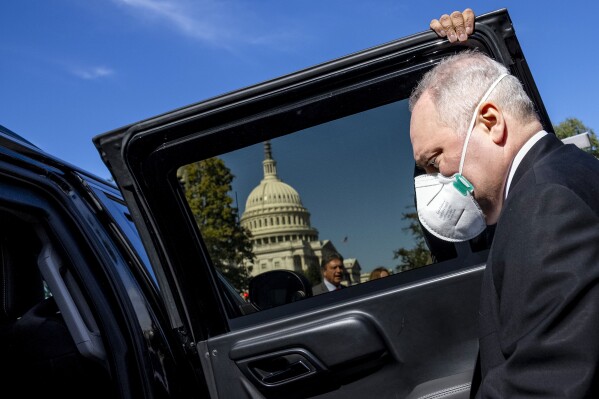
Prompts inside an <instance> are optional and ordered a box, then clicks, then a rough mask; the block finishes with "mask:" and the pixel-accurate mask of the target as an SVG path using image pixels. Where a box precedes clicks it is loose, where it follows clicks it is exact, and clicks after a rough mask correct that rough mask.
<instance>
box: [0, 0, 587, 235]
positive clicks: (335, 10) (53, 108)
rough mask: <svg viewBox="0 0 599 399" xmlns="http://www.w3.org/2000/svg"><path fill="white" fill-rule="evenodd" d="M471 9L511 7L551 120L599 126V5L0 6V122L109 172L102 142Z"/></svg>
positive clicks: (74, 0)
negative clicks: (97, 141) (121, 130)
mask: <svg viewBox="0 0 599 399" xmlns="http://www.w3.org/2000/svg"><path fill="white" fill-rule="evenodd" d="M467 6H470V7H472V8H473V9H474V11H475V12H476V13H477V14H482V13H484V12H488V11H492V10H495V9H498V8H504V7H505V8H507V9H508V10H509V12H510V15H511V17H512V21H513V23H514V26H515V29H516V33H517V35H518V38H519V40H520V44H521V46H522V48H523V50H524V54H525V56H526V58H527V60H528V63H529V66H530V69H531V70H532V73H533V76H534V78H535V81H536V83H537V86H538V88H539V91H540V93H541V96H542V97H543V99H544V102H545V106H546V107H547V110H548V112H549V115H550V117H551V119H552V121H553V123H558V122H560V121H562V120H563V119H565V118H566V117H570V116H574V117H578V118H579V119H581V120H582V121H583V122H584V123H585V124H586V125H587V126H590V127H591V128H594V129H595V130H596V131H597V130H599V114H598V112H597V100H596V93H599V77H598V74H597V64H598V62H597V61H598V60H597V58H598V57H599V55H598V52H597V44H596V40H597V39H596V36H597V29H596V26H597V24H596V18H597V15H598V14H599V5H597V3H596V2H590V1H578V0H573V1H569V2H568V3H567V7H566V6H565V5H564V3H563V2H558V1H543V2H540V1H525V0H518V1H515V0H513V1H512V0H509V1H474V0H472V1H442V2H441V1H438V0H434V1H433V0H418V1H417V0H412V1H401V0H381V1H377V0H372V1H352V0H319V1H314V0H303V1H294V2H291V1H281V0H246V1H241V0H239V1H238V0H227V1H216V0H170V1H167V0H53V1H45V0H19V1H3V2H2V3H1V5H0V15H2V24H0V38H1V39H0V54H1V57H2V61H1V62H0V124H2V125H4V126H6V127H7V128H9V129H11V130H13V131H15V132H16V133H19V134H21V135H23V136H24V137H26V138H27V139H29V140H30V141H32V142H33V143H34V144H36V145H38V146H40V147H41V148H43V149H44V150H46V151H47V152H49V153H52V154H54V155H56V156H58V157H60V158H62V159H64V160H66V161H68V162H70V163H73V164H76V165H78V166H81V167H83V168H84V169H87V170H89V171H91V172H92V173H95V174H97V175H99V176H101V177H109V172H108V171H107V169H106V168H105V167H104V165H103V164H102V161H101V159H100V157H99V155H98V154H97V152H96V150H95V147H94V146H93V144H92V142H91V139H92V137H93V136H95V135H97V134H100V133H104V132H106V131H109V130H112V129H114V128H117V127H120V126H123V125H126V124H129V123H132V122H136V121H139V120H142V119H145V118H148V117H151V116H153V115H156V114H160V113H164V112H167V111H170V110H173V109H175V108H179V107H182V106H185V105H189V104H192V103H195V102H198V101H201V100H204V99H207V98H210V97H213V96H216V95H219V94H222V93H225V92H228V91H232V90H235V89H238V88H241V87H244V86H248V85H251V84H255V83H259V82H262V81H265V80H268V79H271V78H274V77H277V76H280V75H283V74H287V73H291V72H294V71H296V70H298V69H302V68H305V67H309V66H311V65H314V64H317V63H321V62H325V61H327V60H329V59H332V58H337V57H340V56H343V55H347V54H350V53H353V52H355V51H359V50H362V49H364V48H367V47H372V46H374V45H377V44H381V43H384V42H388V41H390V40H393V39H396V38H400V37H403V36H406V35H409V34H412V33H415V32H418V31H422V30H426V29H428V23H429V21H430V20H431V18H434V17H438V16H440V15H441V14H442V13H444V12H451V11H453V10H455V9H459V10H462V9H464V8H465V7H467ZM593 43H595V44H593ZM274 151H275V154H276V149H275V150H274ZM311 211H312V212H313V213H314V212H315V210H314V209H311ZM317 227H318V226H317ZM324 238H326V237H324Z"/></svg>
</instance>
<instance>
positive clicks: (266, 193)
mask: <svg viewBox="0 0 599 399" xmlns="http://www.w3.org/2000/svg"><path fill="white" fill-rule="evenodd" d="M262 166H263V170H264V178H263V179H262V181H261V182H260V184H259V185H258V186H257V187H256V188H254V189H253V190H252V192H251V193H250V195H249V196H248V198H247V201H246V203H245V211H244V212H243V215H242V216H241V225H242V226H243V227H245V228H247V229H248V230H249V231H250V232H251V234H252V242H253V244H254V245H265V244H272V243H279V242H289V241H295V240H302V241H316V240H318V232H317V230H316V229H314V228H312V227H311V225H310V213H309V212H308V210H307V209H306V208H304V206H303V205H302V200H301V198H300V196H299V194H298V192H297V191H296V190H295V189H294V188H293V187H291V186H290V185H289V184H287V183H285V182H283V181H282V180H281V179H280V178H279V176H278V175H277V163H276V161H275V160H274V159H273V157H272V151H271V146H270V142H268V141H267V142H265V143H264V161H262Z"/></svg>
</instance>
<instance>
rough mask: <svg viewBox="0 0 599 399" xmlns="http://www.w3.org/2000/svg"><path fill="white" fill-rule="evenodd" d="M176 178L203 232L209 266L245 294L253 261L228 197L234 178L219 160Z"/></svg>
mask: <svg viewBox="0 0 599 399" xmlns="http://www.w3.org/2000/svg"><path fill="white" fill-rule="evenodd" d="M177 174H178V176H179V179H180V182H181V185H182V186H183V189H184V191H185V199H186V200H187V202H188V203H189V206H190V208H191V212H192V213H193V216H194V218H195V220H196V222H197V224H198V226H199V228H200V231H201V232H202V238H203V239H204V243H205V245H206V247H207V249H208V252H209V254H210V257H211V259H212V263H213V264H214V265H215V266H216V267H218V268H219V269H220V270H221V271H222V273H223V275H224V276H225V277H226V278H227V279H228V280H229V281H230V282H231V284H233V286H235V288H237V289H238V290H240V291H242V290H246V289H247V285H248V282H249V279H250V273H251V266H247V265H246V263H247V262H248V261H251V260H253V259H254V254H253V252H252V244H251V242H250V233H249V231H247V230H246V229H244V228H243V227H242V226H241V225H240V224H239V214H238V209H237V208H236V207H234V206H233V199H232V198H231V197H230V196H229V194H228V193H229V192H230V191H231V183H232V182H233V178H234V176H233V174H232V173H231V171H230V170H229V168H227V166H226V165H225V163H224V162H223V160H222V159H220V158H216V157H215V158H210V159H206V160H203V161H199V162H195V163H192V164H189V165H186V166H184V167H182V168H180V169H179V171H178V173H177Z"/></svg>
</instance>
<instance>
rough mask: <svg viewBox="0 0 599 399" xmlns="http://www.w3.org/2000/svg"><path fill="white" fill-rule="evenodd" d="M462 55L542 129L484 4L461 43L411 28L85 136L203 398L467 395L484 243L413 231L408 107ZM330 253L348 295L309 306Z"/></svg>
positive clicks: (508, 43)
mask: <svg viewBox="0 0 599 399" xmlns="http://www.w3.org/2000/svg"><path fill="white" fill-rule="evenodd" d="M464 50H477V51H482V52H484V53H487V54H489V55H490V56H492V57H493V58H495V59H496V60H498V61H500V62H502V63H504V64H505V65H506V66H508V68H510V70H511V71H512V73H513V74H514V75H516V76H518V77H519V78H520V79H521V81H522V82H523V84H524V86H525V88H526V90H527V91H528V93H529V94H530V96H531V97H532V98H533V100H534V101H535V104H536V106H537V109H538V111H539V114H540V116H541V119H542V122H543V124H544V127H545V128H546V129H547V130H551V123H550V121H549V119H548V117H547V115H546V112H545V109H544V107H543V104H542V102H541V100H540V97H539V95H538V92H537V90H536V86H535V84H534V81H533V79H532V76H531V74H530V71H529V69H528V67H527V64H526V61H525V59H524V56H523V54H522V50H521V48H520V46H519V44H518V41H517V38H516V36H515V32H514V28H513V26H512V24H511V21H510V18H509V15H508V13H507V11H506V10H500V11H496V12H493V13H490V14H486V15H483V16H480V17H478V18H477V21H476V31H475V33H474V34H473V35H472V37H471V39H470V40H469V41H468V42H466V43H456V44H450V43H448V41H447V40H444V39H439V38H437V37H436V36H435V35H434V34H433V33H432V32H424V33H419V34H416V35H413V36H410V37H407V38H404V39H400V40H397V41H394V42H391V43H387V44H384V45H381V46H378V47H374V48H371V49H368V50H365V51H362V52H359V53H356V54H352V55H349V56H347V57H344V58H341V59H337V60H334V61H331V62H327V63H325V64H322V65H318V66H315V67H313V68H309V69H306V70H303V71H300V72H297V73H294V74H290V75H287V76H283V77H281V78H278V79H274V80H272V81H269V82H266V83H262V84H259V85H256V86H253V87H249V88H246V89H243V90H239V91H236V92H232V93H229V94H226V95H223V96H220V97H216V98H213V99H209V100H207V101H203V102H200V103H198V104H195V105H191V106H188V107H185V108H182V109H179V110H175V111H173V112H169V113H166V114H164V115H160V116H157V117H155V118H152V119H149V120H145V121H142V122H139V123H136V124H132V125H130V126H127V127H124V128H122V129H118V130H115V131H112V132H109V133H106V134H103V135H100V136H98V137H96V138H95V139H94V142H95V144H96V146H97V147H98V150H99V151H100V153H101V155H102V157H103V159H104V161H105V163H106V164H107V165H108V167H109V168H110V169H111V171H112V173H113V175H114V177H115V179H116V181H117V183H118V185H119V186H120V188H121V190H122V192H123V193H124V196H125V198H126V201H127V203H128V205H129V206H130V208H131V210H132V214H133V216H134V220H135V222H136V224H137V226H138V228H139V230H140V234H141V235H142V238H143V240H144V243H145V245H146V248H147V250H148V254H149V257H150V261H151V262H152V264H153V266H154V269H155V270H156V278H157V280H158V282H159V284H160V286H161V293H162V295H163V296H164V300H165V303H166V304H167V306H168V309H169V311H170V316H171V326H172V328H173V330H174V331H176V332H177V333H178V334H179V336H180V338H181V342H182V345H184V347H185V348H187V351H188V354H189V356H190V359H191V361H192V362H191V363H192V364H195V366H196V371H197V374H198V376H199V377H200V378H204V379H205V380H206V381H207V384H208V386H209V387H210V390H211V396H212V397H213V398H216V397H219V398H293V397H322V398H344V399H348V398H365V397H378V398H397V397H410V398H416V397H430V396H427V395H430V394H433V393H436V394H438V396H435V397H467V395H468V390H469V382H470V378H471V375H472V370H473V367H474V364H475V360H476V355H477V348H478V347H477V317H476V316H477V308H478V297H479V292H480V289H479V286H480V280H481V274H482V271H483V269H484V266H485V259H486V256H487V252H488V247H489V237H491V235H492V234H483V235H481V236H479V237H478V238H476V239H474V240H471V241H470V242H466V243H460V244H449V243H444V242H440V241H435V240H434V239H433V238H431V237H427V236H425V235H423V232H422V231H421V230H420V229H419V225H418V223H417V219H416V218H415V217H414V209H413V201H414V200H413V197H414V191H413V177H414V175H415V174H416V173H420V172H419V171H418V170H417V169H416V168H415V165H414V161H413V159H412V149H411V146H410V142H409V118H410V113H409V110H408V106H407V98H408V97H409V95H410V92H411V90H412V88H413V87H414V85H415V84H416V82H417V81H418V79H419V78H420V77H421V76H422V74H423V73H424V72H425V71H427V70H428V69H430V68H431V67H432V66H433V65H435V64H436V63H437V62H438V61H439V60H440V59H441V58H442V57H444V56H446V55H448V54H452V53H455V52H459V51H464ZM244 204H245V206H244ZM332 252H338V253H340V254H341V255H343V257H344V265H345V270H344V284H345V286H346V288H344V289H341V290H338V291H334V292H329V293H326V294H322V295H313V294H312V290H311V289H310V286H311V285H313V284H314V285H316V284H317V283H318V281H319V279H321V278H322V275H321V274H320V268H319V261H321V260H322V258H323V257H324V256H325V255H326V254H328V253H332ZM375 266H383V267H384V268H385V269H387V270H388V271H389V272H391V276H389V277H385V278H380V279H376V280H372V281H367V280H368V275H367V274H368V273H366V271H368V270H370V269H373V268H375ZM277 270H279V271H280V270H285V272H277ZM223 276H224V277H225V278H223ZM259 276H262V277H259ZM264 276H278V278H279V280H277V278H272V279H269V278H268V277H264ZM290 279H297V281H296V282H295V283H294V284H297V286H298V287H300V288H298V289H296V288H294V289H293V290H292V292H291V294H292V295H290V292H289V290H288V289H287V290H286V288H285V287H287V288H288V287H289V284H290V283H289V280H290ZM282 280H285V281H284V282H281V281H282ZM252 281H253V282H254V283H252ZM257 281H261V282H262V285H261V287H257V286H258V285H260V284H257V283H256V282H257ZM277 281H278V282H277ZM294 281H295V280H294ZM248 282H249V287H253V290H254V291H253V292H250V293H249V295H250V297H249V299H246V296H247V295H248V293H247V291H246V290H247V289H248ZM252 284H253V285H252ZM315 292H316V288H315V289H314V293H315ZM259 298H262V299H259ZM264 298H270V299H268V300H264ZM443 395H445V396H443ZM451 395H454V396H451Z"/></svg>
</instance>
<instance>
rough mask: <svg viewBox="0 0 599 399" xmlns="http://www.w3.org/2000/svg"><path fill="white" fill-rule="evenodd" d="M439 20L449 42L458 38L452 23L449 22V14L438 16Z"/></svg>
mask: <svg viewBox="0 0 599 399" xmlns="http://www.w3.org/2000/svg"><path fill="white" fill-rule="evenodd" d="M439 22H440V23H441V26H442V27H443V30H444V31H445V33H446V34H447V38H448V39H449V42H450V43H453V42H455V41H456V40H458V37H457V35H456V32H455V28H454V26H453V23H452V22H451V17H450V16H449V15H447V14H444V15H442V16H441V18H439Z"/></svg>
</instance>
